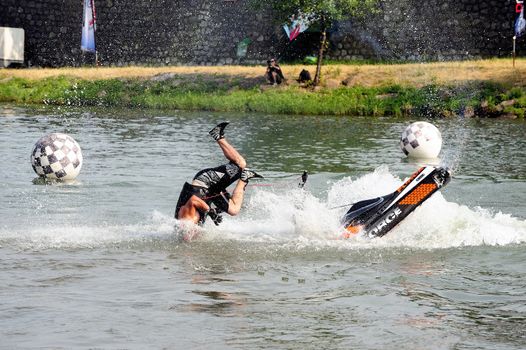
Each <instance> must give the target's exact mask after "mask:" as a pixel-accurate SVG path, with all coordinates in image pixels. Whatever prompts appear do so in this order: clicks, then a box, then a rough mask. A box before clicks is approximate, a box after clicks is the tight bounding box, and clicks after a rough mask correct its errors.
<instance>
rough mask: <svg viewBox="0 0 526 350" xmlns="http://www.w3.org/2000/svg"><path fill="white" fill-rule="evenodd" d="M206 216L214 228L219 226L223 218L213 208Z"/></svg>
mask: <svg viewBox="0 0 526 350" xmlns="http://www.w3.org/2000/svg"><path fill="white" fill-rule="evenodd" d="M208 216H210V219H212V221H213V222H214V224H216V226H219V224H220V223H221V222H222V221H223V217H222V216H221V215H219V214H218V213H217V211H216V210H215V209H214V208H210V210H209V211H208Z"/></svg>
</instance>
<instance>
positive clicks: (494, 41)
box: [329, 0, 526, 61]
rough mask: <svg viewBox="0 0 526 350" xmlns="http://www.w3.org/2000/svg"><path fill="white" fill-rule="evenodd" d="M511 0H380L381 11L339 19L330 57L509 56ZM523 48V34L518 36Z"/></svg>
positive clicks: (513, 4)
mask: <svg viewBox="0 0 526 350" xmlns="http://www.w3.org/2000/svg"><path fill="white" fill-rule="evenodd" d="M515 4H516V2H515V0H437V1H434V2H429V1H421V0H396V1H394V0H382V2H381V12H380V13H379V14H377V15H375V16H371V17H369V18H367V19H366V20H364V21H360V22H359V21H356V23H353V22H352V21H346V22H343V23H339V24H338V26H337V28H335V29H337V31H336V32H334V33H333V34H332V35H331V46H330V50H329V56H330V57H331V58H334V59H363V58H367V59H371V58H372V59H397V60H412V61H413V60H416V61H418V60H457V59H469V58H483V57H510V56H511V51H512V42H513V41H512V38H513V35H514V32H513V27H514V21H515V18H516V17H517V14H515V11H514V10H515ZM518 48H519V49H520V50H523V51H526V38H523V39H522V40H519V41H518Z"/></svg>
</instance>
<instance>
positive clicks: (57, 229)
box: [0, 105, 526, 349]
mask: <svg viewBox="0 0 526 350" xmlns="http://www.w3.org/2000/svg"><path fill="white" fill-rule="evenodd" d="M225 119H227V120H229V121H230V122H231V125H230V126H229V127H228V128H227V137H228V139H229V140H230V141H231V143H232V144H233V145H234V146H236V147H237V148H238V149H239V150H240V152H241V153H242V154H243V155H244V156H245V157H246V159H247V161H248V163H249V165H250V166H251V167H252V168H254V169H256V170H258V171H259V172H260V173H261V174H263V175H264V176H265V177H266V178H265V179H264V180H262V181H260V182H259V183H258V184H257V185H254V184H255V183H256V182H255V181H254V182H252V183H251V185H250V186H249V187H248V188H247V192H246V200H245V203H244V207H243V210H242V212H241V214H240V215H239V216H237V217H226V218H225V219H224V222H223V223H222V224H221V225H220V226H218V227H215V226H214V225H213V224H212V223H209V222H208V223H207V224H206V225H205V227H204V228H203V230H202V231H200V235H199V237H198V238H197V239H195V240H194V241H192V242H183V241H182V240H181V230H180V229H178V223H177V222H176V220H174V219H173V211H174V207H175V203H176V200H177V197H178V194H179V190H180V188H181V186H182V184H183V183H184V181H187V180H189V179H191V178H192V176H193V175H194V174H195V173H196V172H197V171H198V170H200V169H202V168H205V167H209V166H216V165H218V164H221V163H222V162H224V160H223V156H222V154H221V152H220V151H219V149H218V147H217V145H216V144H215V143H214V142H213V141H212V140H211V139H210V138H209V137H208V136H207V131H208V130H209V129H210V128H211V127H213V126H214V125H215V124H216V123H217V122H219V121H223V120H225ZM410 122H411V120H403V119H377V118H344V117H298V116H266V115H227V114H212V113H205V112H200V113H188V112H178V111H173V112H166V111H164V112H162V111H128V110H111V109H96V108H95V109H88V108H82V109H74V108H71V109H70V108H51V107H31V108H22V107H15V106H8V105H3V106H0V148H1V149H2V167H1V168H0V169H1V177H2V179H3V181H2V182H1V183H0V198H1V203H2V205H1V207H0V280H1V281H2V283H1V285H0V348H2V349H15V348H16V349H18V348H20V349H34V348H38V349H147V348H148V349H163V348H166V349H350V348H353V349H380V348H381V349H399V348H404V349H524V348H525V347H526V335H525V334H526V333H525V332H524V328H525V326H526V279H525V277H526V276H525V270H526V269H525V268H526V263H525V260H526V249H525V248H526V151H525V150H526V123H524V122H521V121H510V120H506V121H502V120H459V119H451V120H436V121H433V123H434V124H435V125H437V127H438V128H439V129H440V130H441V132H442V135H443V138H444V146H443V151H442V155H441V162H443V163H446V164H448V165H449V166H450V167H452V168H453V169H454V170H455V173H454V177H453V180H452V182H451V183H450V184H449V185H448V186H447V187H445V188H444V189H443V190H442V191H441V192H439V193H437V194H435V195H434V196H433V197H432V198H431V199H429V200H428V201H427V202H426V203H425V204H424V205H423V206H422V207H420V208H419V209H417V210H416V211H415V212H414V213H413V214H411V215H410V216H409V217H408V218H407V219H406V220H405V221H404V222H402V223H401V224H400V225H399V226H397V227H396V228H395V229H394V230H393V231H391V232H390V233H389V234H388V235H387V236H385V237H383V238H381V239H374V240H366V239H363V238H360V237H358V238H355V239H351V240H346V241H343V240H337V239H336V238H337V237H338V236H339V234H340V233H341V228H340V227H339V223H338V219H339V217H340V216H341V215H342V214H343V213H344V212H345V210H346V208H340V209H331V208H333V207H337V206H341V205H345V204H348V203H352V202H354V201H357V200H360V199H366V198H371V197H374V196H377V195H383V194H386V193H388V192H392V191H393V190H394V189H395V188H396V187H397V186H398V185H400V184H401V183H402V180H403V179H405V178H407V177H408V176H409V175H410V174H411V173H413V172H414V171H415V170H416V169H417V168H418V167H419V166H420V164H418V163H417V162H414V161H408V160H407V159H405V157H404V156H403V154H402V152H401V151H400V150H399V149H398V138H399V136H400V134H401V132H402V131H403V129H404V128H405V126H406V125H408V124H409V123H410ZM50 132H65V133H67V134H69V135H71V136H72V137H74V138H75V139H76V140H77V141H78V143H79V144H80V145H81V147H82V151H83V156H84V165H83V168H82V171H81V173H80V175H79V177H78V178H77V180H75V181H73V182H70V183H52V184H42V183H40V182H38V181H34V179H35V177H36V175H35V174H34V173H33V170H32V169H31V165H30V161H29V155H30V153H31V150H32V147H33V145H34V143H35V142H36V141H37V140H38V139H39V138H40V137H41V136H43V135H45V134H47V133H50ZM304 169H306V170H308V171H309V172H310V173H311V175H310V178H309V181H308V182H307V185H306V187H305V190H300V189H298V188H297V183H298V177H299V175H300V174H301V172H302V171H303V170H304Z"/></svg>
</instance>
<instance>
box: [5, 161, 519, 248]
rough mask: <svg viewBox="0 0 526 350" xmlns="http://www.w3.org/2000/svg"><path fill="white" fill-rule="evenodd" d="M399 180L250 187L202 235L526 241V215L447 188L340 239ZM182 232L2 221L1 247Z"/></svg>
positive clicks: (170, 237) (320, 241)
mask: <svg viewBox="0 0 526 350" xmlns="http://www.w3.org/2000/svg"><path fill="white" fill-rule="evenodd" d="M401 184H402V180H401V179H399V178H397V177H395V176H393V175H392V174H391V173H390V172H389V170H388V168H387V167H386V166H382V167H379V168H378V169H376V170H375V171H374V172H372V173H369V174H366V175H364V176H362V177H360V178H357V179H352V178H350V177H346V178H343V179H341V180H340V181H337V182H335V183H332V184H329V190H328V192H327V198H326V200H322V199H320V198H317V197H316V196H314V195H313V194H311V193H310V192H309V191H308V190H303V189H298V188H294V189H291V190H286V191H278V190H277V189H274V190H273V189H272V188H270V189H269V188H266V189H261V188H256V189H255V190H251V192H250V196H249V198H248V199H247V201H246V203H245V208H244V209H243V211H242V213H241V215H239V216H238V217H228V216H225V217H224V220H223V223H222V224H221V225H220V226H214V224H213V223H212V222H210V220H208V221H207V223H206V224H205V226H204V227H203V228H199V230H200V235H199V238H198V240H201V241H212V242H213V241H225V240H232V241H238V242H254V243H276V244H279V245H280V246H282V247H283V248H284V249H287V247H288V248H293V249H298V248H299V249H301V248H302V247H309V248H312V247H320V248H331V247H335V248H337V249H370V248H379V247H411V248H419V249H436V248H450V247H461V246H479V245H508V244H520V243H524V242H526V221H525V220H521V219H518V218H514V217H512V216H511V215H508V214H503V213H501V212H497V213H492V212H491V211H490V210H487V209H482V208H474V209H471V208H468V207H467V206H465V205H459V204H456V203H453V202H448V201H447V200H446V199H445V198H444V196H443V194H442V193H441V192H437V193H435V194H434V195H433V196H432V197H431V198H430V199H428V200H427V201H426V202H425V203H424V204H422V206H420V207H419V208H417V209H416V210H415V211H414V212H413V213H411V214H410V215H409V216H408V217H407V218H406V219H405V220H403V221H402V222H401V223H400V224H399V225H398V226H396V227H395V228H394V229H393V230H392V231H391V232H389V233H388V234H387V235H386V236H384V237H382V238H376V239H366V238H364V237H361V236H359V235H358V236H356V237H353V238H351V239H348V240H341V239H339V237H340V235H341V233H343V229H342V227H341V225H340V218H341V217H342V216H343V214H344V213H345V212H346V211H347V210H348V208H349V207H350V204H351V203H354V202H356V201H360V200H363V199H369V198H374V197H377V196H380V195H385V194H387V193H390V192H392V191H393V189H396V188H397V187H398V186H400V185H401ZM346 204H349V205H348V206H347V205H346ZM335 207H336V209H331V208H335ZM184 231H185V228H184V227H181V223H180V222H178V221H177V220H175V219H173V218H172V217H171V216H168V215H165V214H163V213H160V212H157V211H154V212H153V213H152V214H151V215H150V217H149V218H147V219H145V220H143V221H142V222H141V223H138V224H129V225H118V224H115V225H112V224H103V225H84V226H82V225H70V226H68V225H64V226H57V225H53V226H51V225H50V226H49V227H46V226H43V227H42V226H41V227H29V228H27V229H24V230H23V231H20V230H12V229H8V228H0V246H1V245H3V244H10V245H13V244H14V245H15V246H17V247H18V248H22V249H24V248H28V249H34V248H43V249H45V248H64V247H78V248H92V247H98V246H112V245H117V246H126V245H130V246H133V245H135V244H140V245H147V246H149V245H153V246H155V245H157V244H160V245H162V246H166V244H168V245H177V244H180V243H181V237H182V235H183V234H184Z"/></svg>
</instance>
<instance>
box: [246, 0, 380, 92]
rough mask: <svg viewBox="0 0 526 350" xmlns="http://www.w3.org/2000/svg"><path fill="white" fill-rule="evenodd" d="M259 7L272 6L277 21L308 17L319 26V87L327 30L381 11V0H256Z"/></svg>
mask: <svg viewBox="0 0 526 350" xmlns="http://www.w3.org/2000/svg"><path fill="white" fill-rule="evenodd" d="M254 1H257V5H256V6H257V7H263V6H270V7H271V8H272V10H274V13H275V16H276V20H277V21H279V22H280V23H285V22H287V21H288V20H289V19H290V18H291V16H293V15H299V14H301V15H303V16H306V17H307V18H308V19H309V21H310V23H311V25H314V24H317V25H318V26H319V28H320V31H321V37H320V46H319V51H318V66H317V68H316V75H315V78H314V85H318V83H319V81H320V75H321V65H322V60H323V52H324V50H325V47H326V45H327V29H329V28H330V27H331V26H332V25H333V24H334V22H336V21H342V20H347V19H351V18H354V19H358V18H363V17H365V16H366V15H367V14H370V13H375V12H378V11H379V4H378V2H379V0H266V1H261V0H254Z"/></svg>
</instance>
